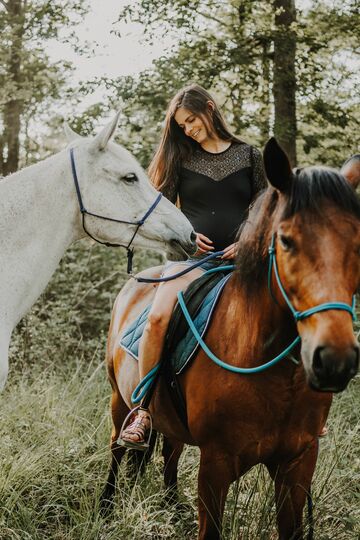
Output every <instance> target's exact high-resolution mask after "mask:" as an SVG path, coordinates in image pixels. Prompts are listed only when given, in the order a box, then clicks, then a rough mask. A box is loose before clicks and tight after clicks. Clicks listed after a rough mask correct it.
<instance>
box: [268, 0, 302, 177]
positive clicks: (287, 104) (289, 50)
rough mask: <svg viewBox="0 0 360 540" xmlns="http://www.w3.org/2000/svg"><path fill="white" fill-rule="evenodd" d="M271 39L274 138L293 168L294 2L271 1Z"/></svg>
mask: <svg viewBox="0 0 360 540" xmlns="http://www.w3.org/2000/svg"><path fill="white" fill-rule="evenodd" d="M273 5H274V10H275V29H276V31H275V38H274V67H273V96H274V109H275V111H274V112H275V123H274V135H275V137H276V138H277V140H278V142H279V143H280V145H281V146H282V147H283V149H284V150H285V151H286V153H287V154H288V157H289V159H290V162H291V165H292V166H293V167H295V165H296V74H295V55H296V35H295V31H294V30H293V29H292V28H291V25H292V23H294V22H296V9H295V0H274V4H273Z"/></svg>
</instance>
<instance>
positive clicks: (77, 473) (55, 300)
mask: <svg viewBox="0 0 360 540" xmlns="http://www.w3.org/2000/svg"><path fill="white" fill-rule="evenodd" d="M118 257H119V256H118V254H114V252H113V251H109V252H105V251H104V250H99V249H97V248H96V249H94V248H90V249H89V248H88V247H87V245H85V244H80V245H79V246H78V247H76V248H75V249H74V250H72V251H70V252H69V253H68V254H67V256H66V258H65V259H64V261H63V262H62V265H61V268H60V269H59V271H58V272H57V274H56V275H55V276H54V279H53V281H52V283H51V284H50V286H49V288H48V289H47V291H46V292H45V294H44V296H43V297H42V299H41V300H40V301H39V302H38V304H37V305H36V306H35V307H34V309H33V310H32V312H31V314H30V315H29V316H28V317H27V318H26V319H25V320H24V321H23V323H22V324H21V325H20V326H19V328H18V330H17V332H16V333H15V335H14V338H13V342H12V350H11V361H12V364H11V372H10V378H9V382H8V384H7V387H6V389H5V392H4V393H3V394H2V396H1V398H0V539H1V540H15V539H19V540H27V539H29V540H30V539H31V540H49V539H54V540H95V539H96V540H115V539H116V540H121V539H134V540H148V539H149V540H150V539H176V540H182V539H194V538H196V530H197V516H196V484H197V480H196V478H197V465H198V459H199V453H198V450H197V449H193V448H186V450H185V452H184V453H183V455H182V457H181V460H180V478H179V485H180V499H181V501H182V502H183V503H184V504H182V505H181V506H179V507H172V506H170V505H168V504H167V503H166V500H165V496H164V495H165V493H164V490H163V487H162V478H161V474H162V458H161V453H160V448H159V447H158V448H157V449H156V451H155V454H154V457H153V460H152V462H151V464H150V465H149V467H148V468H147V470H146V473H145V475H144V477H142V478H138V479H137V480H136V482H135V483H130V482H129V480H128V479H127V477H126V467H125V464H124V466H122V467H121V469H120V478H119V487H118V490H117V493H116V505H115V511H114V514H113V516H112V518H111V519H108V520H105V519H103V518H101V517H100V514H99V507H98V501H99V496H100V493H101V491H102V488H103V485H104V481H105V478H106V474H107V468H108V463H109V451H108V440H109V434H110V415H109V396H110V387H109V385H108V383H107V380H106V373H105V368H104V366H103V353H104V347H105V335H106V328H107V325H108V322H109V317H110V309H111V305H112V302H113V299H114V296H115V294H116V292H117V291H118V289H119V287H120V286H121V285H122V283H123V282H124V281H125V279H126V275H125V273H124V265H125V261H124V258H123V257H122V256H121V257H119V258H118ZM147 257H149V255H148V254H141V255H140V257H138V259H137V265H138V267H139V268H141V266H143V265H147V264H157V263H158V261H159V259H158V258H156V256H152V257H153V258H152V260H151V261H148V260H147ZM78 261H80V262H78ZM104 265H107V266H108V268H112V269H114V268H115V269H116V270H115V271H112V272H111V271H107V272H104ZM106 274H107V275H108V276H109V277H108V278H107V280H105V281H104V279H103V278H102V276H103V275H106ZM104 314H106V316H105V315H104ZM359 396H360V386H359V379H357V380H355V381H353V382H352V383H351V385H350V387H349V389H348V390H347V391H346V392H345V393H343V394H342V395H340V396H337V397H336V398H335V400H334V405H333V407H332V411H331V416H330V419H329V428H330V432H329V435H328V437H326V438H325V439H323V440H321V448H320V455H319V460H318V466H317V470H316V473H315V481H314V485H313V495H314V505H315V508H314V512H315V527H316V531H317V534H316V538H317V539H318V540H330V539H331V540H333V539H336V540H347V539H358V538H360V488H359V485H360V484H359V479H360V478H359V477H360V455H359V447H360V424H359V420H358V411H359ZM185 503H186V504H185ZM224 538H225V539H227V540H235V539H237V538H242V539H243V540H250V539H251V540H257V539H260V540H268V539H272V538H276V528H275V512H274V498H273V490H272V486H271V483H270V481H269V479H268V476H267V473H266V471H265V470H264V468H262V467H257V468H255V469H254V470H253V471H251V472H250V473H249V474H247V475H246V476H245V477H244V478H242V479H241V480H240V481H239V482H237V483H236V484H234V485H233V486H232V488H231V490H230V493H229V497H228V502H227V506H226V512H225V518H224Z"/></svg>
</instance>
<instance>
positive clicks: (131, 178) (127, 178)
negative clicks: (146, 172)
mask: <svg viewBox="0 0 360 540" xmlns="http://www.w3.org/2000/svg"><path fill="white" fill-rule="evenodd" d="M121 179H122V180H125V182H128V183H129V184H132V183H133V182H137V181H138V180H139V179H138V177H137V176H136V174H135V173H128V174H125V176H122V177H121Z"/></svg>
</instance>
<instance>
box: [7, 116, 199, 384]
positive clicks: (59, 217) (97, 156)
mask: <svg viewBox="0 0 360 540" xmlns="http://www.w3.org/2000/svg"><path fill="white" fill-rule="evenodd" d="M118 117H119V113H118V114H117V115H116V117H115V118H114V119H113V120H112V121H111V122H110V123H109V124H108V125H107V126H106V127H105V128H104V129H103V130H102V131H101V133H99V135H97V136H96V137H95V138H83V137H80V136H79V135H77V134H76V133H75V132H73V131H72V130H71V129H70V128H67V130H66V131H67V136H68V138H69V139H70V142H71V144H70V146H71V147H72V148H73V152H74V160H75V164H76V165H75V166H76V170H77V177H78V182H79V187H80V193H81V198H82V201H83V204H84V206H85V208H86V209H87V210H88V211H89V212H92V213H94V214H98V215H100V216H106V217H110V218H113V219H114V220H124V221H128V222H137V221H138V220H139V219H141V218H142V217H143V216H144V215H145V214H146V212H147V211H148V210H149V209H150V210H151V212H150V214H149V215H148V216H147V218H146V220H145V222H144V223H143V224H142V225H141V226H140V227H136V226H135V225H130V224H126V223H119V222H117V221H111V220H109V221H108V220H104V219H101V218H98V217H94V216H92V215H87V214H81V212H80V208H79V200H78V198H77V193H76V188H75V184H74V178H73V175H72V170H71V162H70V154H69V152H70V151H69V149H66V150H63V151H62V152H60V153H58V154H56V155H54V156H52V157H50V158H48V159H45V160H44V161H42V162H40V163H37V164H36V165H32V166H30V167H28V168H26V169H24V170H22V171H19V172H17V173H15V174H12V175H10V176H8V177H6V178H4V179H3V180H1V181H0V390H1V389H2V388H3V387H4V385H5V382H6V379H7V373H8V348H9V342H10V337H11V332H12V330H13V328H14V327H15V326H16V324H17V323H18V322H19V321H20V319H21V318H22V317H23V316H24V314H25V313H26V312H27V311H28V310H29V309H30V308H31V306H32V305H33V304H34V302H35V301H36V300H37V298H38V297H39V296H40V294H41V292H42V291H43V290H44V288H45V286H46V285H47V283H48V282H49V280H50V278H51V276H52V274H53V273H54V271H55V269H56V267H57V265H58V263H59V261H60V259H61V257H62V256H63V254H64V252H65V250H66V249H67V248H68V246H69V245H70V244H71V243H72V242H74V241H75V240H78V239H80V238H83V237H84V236H86V232H85V231H84V228H83V223H82V217H83V216H84V219H85V225H86V230H87V231H88V233H89V234H90V235H91V236H93V237H95V238H96V239H98V240H99V241H102V242H105V243H106V242H108V243H112V244H114V243H116V244H119V243H120V244H126V245H128V244H129V242H131V240H132V237H133V235H134V232H136V235H135V237H134V238H133V241H132V244H131V245H132V246H137V247H146V248H153V249H166V250H167V253H168V255H169V256H170V257H171V258H172V259H178V260H179V259H184V258H185V257H186V254H187V253H192V252H193V251H194V249H195V244H194V237H195V235H194V233H193V229H192V227H191V225H190V223H189V221H188V220H187V219H186V218H185V216H184V215H183V214H182V213H181V212H180V211H179V210H178V209H177V208H176V207H175V206H174V205H173V204H171V203H170V202H169V201H168V200H167V199H165V198H162V199H161V200H160V201H158V204H156V206H155V205H154V203H155V202H156V200H157V197H158V195H159V194H158V192H157V191H156V190H155V188H154V187H153V186H151V184H150V182H149V181H148V178H147V176H146V174H145V173H144V171H143V170H142V168H141V167H140V165H139V164H138V163H137V161H136V160H135V159H134V157H132V156H131V154H130V153H129V152H128V151H127V150H125V148H123V147H121V146H119V145H118V144H115V143H114V142H110V139H111V138H112V136H113V134H114V131H115V129H116V127H117V122H118Z"/></svg>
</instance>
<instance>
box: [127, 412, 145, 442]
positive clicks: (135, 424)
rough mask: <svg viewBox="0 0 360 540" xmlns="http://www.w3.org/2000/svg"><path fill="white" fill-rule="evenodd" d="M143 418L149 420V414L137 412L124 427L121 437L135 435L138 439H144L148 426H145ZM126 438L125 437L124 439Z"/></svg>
mask: <svg viewBox="0 0 360 540" xmlns="http://www.w3.org/2000/svg"><path fill="white" fill-rule="evenodd" d="M144 420H149V421H150V415H141V416H140V415H139V414H137V415H136V417H135V418H134V420H133V421H132V422H131V423H130V424H129V425H128V426H127V428H125V429H124V431H123V433H122V439H124V435H125V437H126V435H135V436H136V437H137V438H138V440H139V441H142V440H144V438H145V435H146V432H147V431H148V429H149V428H148V427H147V426H146V424H145V422H144ZM124 440H126V438H125V439H124Z"/></svg>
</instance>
